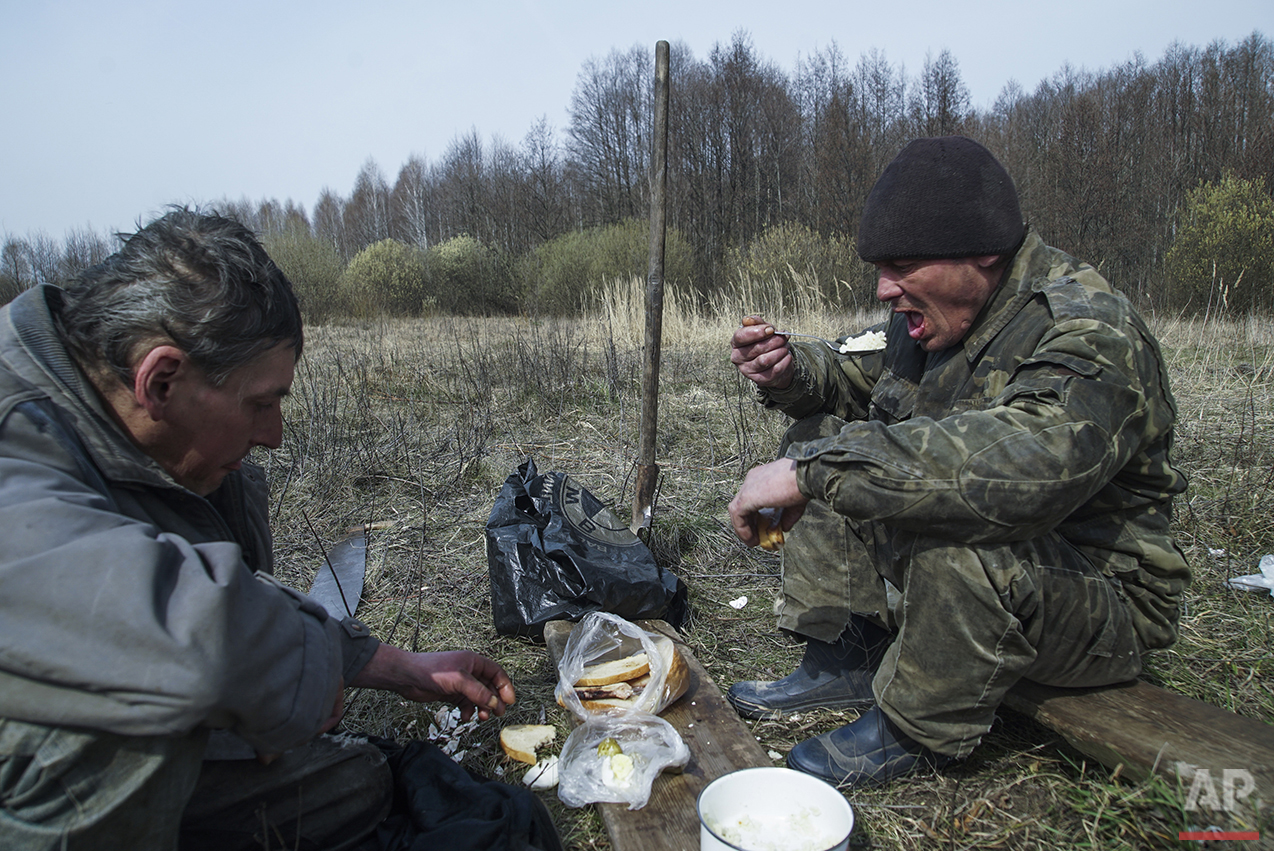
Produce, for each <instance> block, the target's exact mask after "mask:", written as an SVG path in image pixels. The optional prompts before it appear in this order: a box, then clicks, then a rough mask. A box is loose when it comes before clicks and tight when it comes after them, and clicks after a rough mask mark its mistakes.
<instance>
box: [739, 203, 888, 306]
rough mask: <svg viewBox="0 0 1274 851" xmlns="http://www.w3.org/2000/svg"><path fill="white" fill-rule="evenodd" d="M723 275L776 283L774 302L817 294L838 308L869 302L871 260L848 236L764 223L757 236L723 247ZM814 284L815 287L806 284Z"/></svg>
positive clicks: (754, 283)
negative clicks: (862, 256)
mask: <svg viewBox="0 0 1274 851" xmlns="http://www.w3.org/2000/svg"><path fill="white" fill-rule="evenodd" d="M725 268H726V276H727V278H729V279H730V280H731V281H733V282H734V283H735V285H736V286H739V287H742V288H744V289H754V288H756V287H761V288H777V289H778V290H779V291H778V292H775V293H773V294H772V296H773V300H775V301H779V302H788V303H796V302H805V301H808V300H810V299H814V300H821V301H822V302H823V303H825V304H827V305H828V306H830V307H833V308H837V309H859V308H862V307H865V306H870V304H872V303H874V302H873V295H872V291H871V287H870V285H869V284H867V283H865V282H866V281H870V280H872V276H871V275H870V274H869V272H870V266H868V264H866V263H864V262H863V261H862V260H861V259H859V257H858V253H857V251H855V249H854V241H853V240H852V239H851V238H849V237H848V236H842V235H833V236H822V235H821V234H819V233H817V232H815V231H812V230H810V229H809V228H807V227H806V226H805V225H803V224H800V223H799V222H785V223H784V224H780V225H774V226H772V227H769V228H766V229H765V231H764V232H763V233H762V234H761V235H760V236H758V237H757V238H756V239H754V240H752V241H751V242H749V243H747V244H746V245H743V246H738V247H736V248H732V249H730V250H729V251H727V252H726V258H725ZM811 286H812V287H815V288H816V290H817V292H815V293H810V292H807V290H808V289H809V288H810V287H811Z"/></svg>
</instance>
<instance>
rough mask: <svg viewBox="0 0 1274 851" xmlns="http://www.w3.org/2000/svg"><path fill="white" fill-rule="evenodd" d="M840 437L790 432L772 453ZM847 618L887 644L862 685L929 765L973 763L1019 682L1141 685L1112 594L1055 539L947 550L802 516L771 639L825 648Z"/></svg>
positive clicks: (826, 422) (811, 511)
mask: <svg viewBox="0 0 1274 851" xmlns="http://www.w3.org/2000/svg"><path fill="white" fill-rule="evenodd" d="M842 425H844V423H843V421H841V420H838V419H836V418H835V417H830V416H820V417H811V418H808V419H805V420H801V421H799V422H797V423H795V424H794V425H793V426H792V427H791V428H790V429H789V430H788V432H787V434H786V436H785V438H784V446H783V449H784V451H785V450H786V448H787V446H789V445H790V444H792V443H795V442H801V441H806V440H813V439H816V438H818V437H828V436H831V435H834V434H836V433H837V432H838V431H839V430H840V428H841V426H842ZM780 454H782V453H780ZM851 612H854V613H858V614H861V615H865V616H867V617H869V618H871V619H873V620H875V621H877V622H878V623H881V624H883V625H885V626H887V627H888V628H889V629H890V631H891V632H893V633H894V638H893V642H892V643H891V644H890V646H889V649H888V650H887V651H886V653H885V656H884V659H883V660H882V662H881V664H880V668H879V670H878V671H877V673H876V676H875V679H874V680H873V682H872V688H873V691H874V692H875V697H876V701H877V703H878V704H879V705H880V707H881V709H883V710H884V711H885V713H886V714H887V715H888V716H889V717H890V718H891V719H892V720H893V721H895V722H896V723H897V724H898V725H899V726H900V727H901V728H902V729H903V731H904V732H906V733H907V734H908V735H909V736H911V737H912V738H914V739H915V740H916V741H918V742H920V743H921V744H923V745H926V746H927V747H929V748H931V749H933V750H935V751H938V752H940V753H946V754H951V755H955V756H966V755H967V754H968V753H969V752H970V751H972V750H973V748H974V747H975V746H976V745H977V744H978V742H979V741H981V738H982V736H983V735H984V734H985V733H986V732H987V731H988V730H989V729H990V728H991V723H992V721H993V720H994V717H995V711H996V709H997V707H998V706H999V705H1000V703H1001V701H1002V700H1003V698H1004V695H1005V693H1006V692H1007V691H1008V690H1009V689H1010V688H1012V686H1013V684H1014V683H1016V682H1017V681H1018V680H1019V679H1023V678H1025V679H1029V680H1033V681H1035V682H1039V683H1044V684H1047V685H1057V686H1068V687H1069V686H1099V685H1108V684H1111V683H1116V682H1123V681H1126V680H1131V679H1134V678H1135V677H1136V676H1137V674H1138V673H1140V671H1141V653H1142V651H1143V649H1144V648H1142V647H1141V645H1140V642H1139V640H1138V638H1137V635H1136V632H1135V630H1134V627H1133V618H1132V614H1131V612H1130V609H1129V607H1128V603H1127V599H1126V598H1125V596H1124V594H1123V592H1122V590H1121V589H1120V587H1119V584H1118V580H1116V579H1113V578H1109V577H1107V576H1105V575H1104V574H1102V572H1101V571H1099V570H1098V569H1097V568H1095V567H1094V566H1093V565H1092V563H1091V562H1089V560H1088V559H1087V558H1085V557H1084V555H1083V554H1082V553H1081V552H1079V550H1077V549H1076V548H1074V547H1073V546H1071V545H1070V544H1069V543H1068V542H1067V541H1066V540H1065V539H1063V538H1062V537H1061V536H1059V535H1056V534H1049V535H1046V536H1043V537H1040V538H1036V539H1032V540H1026V541H1014V542H1011V543H1004V544H985V545H982V544H976V545H975V544H965V543H957V542H953V541H946V540H939V539H935V538H929V537H925V536H923V535H920V534H915V533H911V532H901V531H899V530H891V529H889V528H888V527H886V526H885V525H884V524H881V523H876V522H857V521H854V520H850V519H847V518H845V517H842V516H840V515H838V514H836V513H835V512H833V511H832V510H831V509H830V508H829V507H828V506H827V505H826V504H825V503H820V502H811V503H810V504H809V505H808V506H807V508H806V510H805V514H804V515H803V516H802V518H801V519H800V521H798V522H797V524H796V525H795V526H794V527H793V528H792V530H791V532H790V533H789V534H788V535H787V543H786V545H785V546H784V550H783V599H782V601H781V604H780V609H779V626H780V628H783V629H786V630H789V631H791V632H794V633H798V634H800V635H804V636H806V637H809V638H814V639H817V640H819V641H825V642H834V641H835V640H836V639H837V638H838V637H839V636H840V634H841V632H842V631H843V630H844V628H845V626H846V624H847V623H848V622H849V617H850V613H851Z"/></svg>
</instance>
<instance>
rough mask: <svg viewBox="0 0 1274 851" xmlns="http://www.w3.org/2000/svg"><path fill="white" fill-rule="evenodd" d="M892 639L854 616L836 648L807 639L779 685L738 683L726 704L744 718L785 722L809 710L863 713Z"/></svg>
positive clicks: (869, 702) (870, 698)
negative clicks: (793, 667) (797, 663)
mask: <svg viewBox="0 0 1274 851" xmlns="http://www.w3.org/2000/svg"><path fill="white" fill-rule="evenodd" d="M890 638H891V635H890V632H889V631H888V630H886V629H885V628H883V627H880V626H877V625H876V624H874V623H872V622H871V621H869V620H867V619H866V618H864V617H862V616H860V615H851V616H850V621H849V626H847V627H846V628H845V631H844V632H843V633H841V636H840V638H839V639H837V641H836V643H835V644H828V643H827V642H825V641H815V640H814V639H812V638H811V639H810V640H809V642H808V643H807V644H806V645H805V656H804V657H803V658H802V659H801V664H800V667H798V668H797V669H796V671H795V672H793V673H791V674H788V675H787V676H786V677H784V678H783V679H781V680H778V681H776V682H760V681H757V680H752V681H749V682H743V683H735V684H734V685H732V686H730V690H729V692H727V693H726V700H728V701H730V705H731V706H733V707H734V709H735V711H736V712H738V713H739V714H740V715H742V716H743V717H744V718H781V717H783V716H784V715H791V714H792V713H793V712H804V711H806V710H809V709H864V708H866V707H868V706H871V705H872V704H874V703H875V700H876V699H875V696H874V695H873V694H872V690H871V679H872V677H873V676H875V674H876V668H877V667H878V666H879V665H880V657H881V656H882V655H884V652H885V648H886V647H888V646H889V641H890Z"/></svg>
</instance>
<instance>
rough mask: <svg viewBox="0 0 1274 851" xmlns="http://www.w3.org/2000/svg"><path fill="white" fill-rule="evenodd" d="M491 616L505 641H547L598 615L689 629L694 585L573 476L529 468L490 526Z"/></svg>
mask: <svg viewBox="0 0 1274 851" xmlns="http://www.w3.org/2000/svg"><path fill="white" fill-rule="evenodd" d="M486 540H487V566H488V568H489V570H490V574H491V609H492V612H493V614H494V616H495V628H496V631H497V632H499V633H501V634H502V635H529V636H532V637H534V638H541V637H543V635H544V625H545V624H546V623H548V622H549V621H551V620H570V621H576V620H579V619H580V618H581V617H583V616H584V615H586V614H587V613H589V612H599V611H600V612H610V613H611V614H616V615H619V616H620V617H622V618H627V619H628V620H639V619H641V618H663V619H664V620H666V621H668V622H669V623H671V624H672V625H673V626H674V627H680V626H681V625H682V623H683V622H684V621H685V616H686V600H687V596H688V595H687V590H686V585H685V583H684V582H682V581H681V580H680V579H678V578H677V577H676V576H673V575H672V574H671V573H670V572H668V571H666V570H664V569H663V568H662V567H660V566H659V565H658V564H656V563H655V558H654V556H653V555H651V552H650V550H649V549H647V548H646V545H645V544H643V543H642V542H641V539H640V538H638V537H637V536H636V535H634V534H633V533H632V531H630V530H629V528H628V525H627V524H626V523H625V522H624V521H623V520H622V519H620V517H619V515H618V514H616V513H615V512H614V511H613V510H612V509H611V508H609V507H608V506H606V505H604V504H602V502H601V501H599V500H598V499H597V498H596V497H595V496H593V495H592V494H591V493H589V492H588V491H587V490H585V489H584V488H583V487H582V486H580V485H579V483H578V482H576V481H575V480H574V479H572V478H571V477H570V476H568V475H566V474H565V473H545V474H543V475H541V474H539V473H538V472H536V469H535V461H533V460H531V459H527V461H526V463H525V464H523V465H522V466H520V467H518V469H517V471H516V472H514V473H512V474H511V475H510V476H509V478H508V479H506V480H505V482H504V486H503V487H502V488H501V489H500V493H499V495H498V496H497V497H496V500H495V507H494V508H492V510H491V517H490V519H488V520H487V529H486Z"/></svg>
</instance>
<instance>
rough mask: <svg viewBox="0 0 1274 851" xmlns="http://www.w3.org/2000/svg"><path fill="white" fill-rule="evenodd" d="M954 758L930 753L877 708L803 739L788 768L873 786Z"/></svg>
mask: <svg viewBox="0 0 1274 851" xmlns="http://www.w3.org/2000/svg"><path fill="white" fill-rule="evenodd" d="M954 761H955V758H954V757H951V756H947V755H945V754H940V753H937V752H936V751H931V750H929V749H928V748H926V747H925V746H923V745H921V744H920V743H919V742H916V741H915V740H913V739H911V738H910V737H909V736H907V734H906V733H904V732H902V730H900V729H899V728H898V727H897V726H896V725H895V724H894V722H893V721H891V720H889V716H888V715H886V714H885V713H884V712H883V711H882V710H881V708H880V707H879V706H873V707H872V708H871V709H869V710H867V711H866V712H864V713H863V714H862V716H860V717H859V719H858V720H857V721H854V722H853V723H851V724H846V725H845V726H844V727H841V728H839V729H837V730H833V731H831V732H830V733H824V734H823V735H821V736H815V737H814V738H812V739H806V740H805V741H803V742H801V743H800V744H799V745H797V746H796V747H794V748H792V750H791V752H789V753H788V755H787V767H788V768H794V769H796V770H797V771H803V772H805V773H806V774H813V775H814V776H815V777H821V778H823V779H824V780H826V781H827V782H828V783H831V784H833V785H836V786H840V787H850V786H876V785H879V784H882V783H888V782H889V781H890V780H893V779H894V778H896V777H902V776H904V775H906V774H911V773H912V772H915V771H919V770H921V769H923V768H942V767H944V766H947V765H949V764H951V763H952V762H954Z"/></svg>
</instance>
